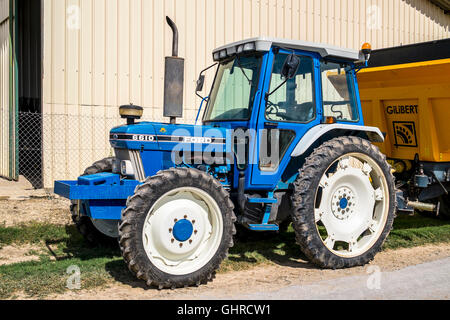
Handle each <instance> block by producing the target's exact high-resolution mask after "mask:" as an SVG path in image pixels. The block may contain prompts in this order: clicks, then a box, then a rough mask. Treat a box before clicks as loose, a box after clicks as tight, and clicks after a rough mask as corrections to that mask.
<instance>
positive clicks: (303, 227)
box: [293, 137, 396, 269]
mask: <svg viewBox="0 0 450 320" xmlns="http://www.w3.org/2000/svg"><path fill="white" fill-rule="evenodd" d="M395 201H396V200H395V192H394V177H393V175H392V173H391V168H390V166H389V164H388V163H387V162H386V157H385V156H384V155H383V154H382V153H381V152H380V151H379V149H378V148H377V147H375V146H374V145H372V144H371V143H370V142H369V141H367V140H364V139H361V138H357V137H339V138H335V139H333V140H330V141H328V142H326V143H324V144H323V145H322V146H320V147H319V148H317V149H316V150H315V151H314V152H313V153H312V155H311V156H310V157H308V158H307V159H306V162H305V165H304V166H303V168H302V169H301V170H300V174H299V176H298V178H297V180H296V181H295V183H294V194H293V207H294V210H293V227H294V230H295V233H296V239H297V242H298V243H299V244H300V247H301V249H302V251H303V252H304V253H305V255H306V256H307V257H308V258H309V259H310V261H311V262H312V263H314V264H316V265H317V266H319V267H322V268H331V269H338V268H347V267H354V266H361V265H364V264H366V263H368V262H369V261H371V260H372V259H373V258H374V257H375V254H376V253H378V252H379V251H380V250H381V248H382V245H383V243H384V241H385V240H386V238H387V236H388V234H389V232H390V230H391V229H392V224H393V221H394V217H395V206H396V202H395Z"/></svg>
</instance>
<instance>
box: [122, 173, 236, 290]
mask: <svg viewBox="0 0 450 320" xmlns="http://www.w3.org/2000/svg"><path fill="white" fill-rule="evenodd" d="M235 220H236V218H235V216H234V213H233V204H232V202H231V200H230V197H229V194H228V192H227V191H226V190H225V189H224V188H223V187H222V185H221V184H220V183H219V182H218V181H217V180H216V179H214V178H213V177H212V176H210V175H208V174H206V173H204V172H201V171H198V170H195V169H186V168H177V169H170V170H166V171H162V172H159V173H158V174H157V175H156V176H153V177H150V178H148V179H147V181H146V182H145V183H144V184H143V185H141V186H139V187H138V188H137V189H136V192H135V194H134V196H133V197H131V198H130V199H129V200H128V201H127V207H126V209H125V210H124V211H123V212H122V221H121V224H120V226H119V239H120V241H119V242H120V246H121V250H122V255H123V257H124V259H125V262H126V263H127V264H128V267H129V269H130V271H132V272H133V273H134V274H135V275H136V276H137V277H138V278H139V279H142V280H144V281H146V283H147V285H149V286H150V285H152V286H157V287H159V288H160V289H162V288H178V287H185V286H192V285H200V284H203V283H206V282H207V281H209V280H212V279H213V277H214V274H215V271H216V270H217V269H218V268H219V266H220V263H221V262H222V261H223V259H225V257H226V255H227V253H228V249H229V248H230V247H231V246H232V245H233V235H234V233H235V228H234V221H235Z"/></svg>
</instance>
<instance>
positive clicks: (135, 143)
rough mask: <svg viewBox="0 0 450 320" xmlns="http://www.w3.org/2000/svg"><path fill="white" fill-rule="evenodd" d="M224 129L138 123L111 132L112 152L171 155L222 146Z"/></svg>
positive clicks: (223, 143) (225, 134)
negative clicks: (186, 147) (178, 150)
mask: <svg viewBox="0 0 450 320" xmlns="http://www.w3.org/2000/svg"><path fill="white" fill-rule="evenodd" d="M227 134H229V131H227V130H226V129H225V128H216V127H212V126H203V125H185V124H165V123H155V122H140V123H136V124H133V125H124V126H119V127H115V128H113V129H112V130H111V132H110V142H111V146H112V147H113V148H119V149H134V150H163V151H171V150H173V148H174V147H175V146H176V145H180V144H181V145H202V146H204V147H202V149H204V148H205V147H206V146H208V145H216V146H217V145H224V149H223V151H225V142H226V141H227Z"/></svg>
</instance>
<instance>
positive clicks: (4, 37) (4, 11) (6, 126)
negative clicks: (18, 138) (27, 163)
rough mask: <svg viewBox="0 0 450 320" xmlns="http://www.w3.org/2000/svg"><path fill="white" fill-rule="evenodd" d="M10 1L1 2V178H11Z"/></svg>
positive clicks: (0, 0) (12, 157) (2, 0)
mask: <svg viewBox="0 0 450 320" xmlns="http://www.w3.org/2000/svg"><path fill="white" fill-rule="evenodd" d="M9 29H10V25H9V0H0V176H2V177H11V175H10V173H11V164H12V163H13V161H15V160H14V154H11V152H10V151H11V148H10V145H11V141H10V138H11V135H10V108H9V106H10V94H9V89H10V86H9V81H10V79H9V76H10V74H9V70H10V37H9V32H10V30H9Z"/></svg>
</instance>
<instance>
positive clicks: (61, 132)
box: [43, 0, 450, 187]
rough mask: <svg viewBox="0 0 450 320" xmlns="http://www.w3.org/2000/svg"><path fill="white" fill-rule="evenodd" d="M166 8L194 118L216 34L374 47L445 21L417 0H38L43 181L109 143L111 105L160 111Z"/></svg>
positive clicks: (448, 20)
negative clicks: (40, 8) (202, 75)
mask: <svg viewBox="0 0 450 320" xmlns="http://www.w3.org/2000/svg"><path fill="white" fill-rule="evenodd" d="M166 15H168V16H170V17H172V18H173V20H174V21H175V22H176V23H177V25H178V28H179V31H180V46H179V47H180V48H179V54H180V56H182V57H184V58H186V67H185V68H186V69H185V91H184V102H185V112H184V118H183V119H181V120H180V122H193V121H194V119H195V116H196V109H197V107H198V105H199V103H200V101H199V99H198V98H197V97H196V96H195V94H194V90H195V81H196V79H197V76H198V73H199V71H200V70H202V69H204V68H205V67H206V66H208V65H210V64H211V63H212V59H211V52H212V50H213V49H214V48H216V47H218V46H220V45H223V44H225V43H228V42H232V41H237V40H240V39H243V38H248V37H252V36H259V35H267V36H275V37H282V38H292V39H301V40H308V41H315V42H324V43H330V44H334V45H339V46H343V47H350V48H354V49H357V48H359V47H360V46H361V44H362V43H364V42H366V41H369V42H371V43H372V45H373V47H374V48H375V49H376V48H382V47H389V46H395V45H400V44H409V43H415V42H422V41H427V40H433V39H442V38H448V37H449V25H450V16H449V15H444V13H443V11H442V10H440V9H439V8H438V7H436V6H434V5H432V4H431V3H430V2H429V1H427V0H165V1H159V0H95V1H92V0H65V1H61V0H43V29H44V30H43V42H44V45H43V46H44V49H43V55H44V64H43V114H44V115H43V116H44V118H43V123H44V124H43V129H44V137H43V139H44V146H43V149H44V150H43V152H44V153H43V156H44V176H45V181H44V182H45V186H47V187H51V185H52V183H53V180H55V179H68V178H74V177H76V176H77V175H78V174H79V173H80V172H82V171H83V169H84V168H85V167H86V166H88V165H89V164H90V163H92V162H93V161H95V160H98V159H99V158H102V157H104V156H107V155H108V154H109V153H110V148H109V144H108V141H107V132H108V130H109V129H110V128H111V127H112V126H113V125H115V124H117V123H121V122H122V121H121V120H120V119H118V117H117V112H118V108H117V107H118V106H119V105H121V104H128V103H130V102H131V103H134V104H137V105H141V106H143V107H144V108H145V113H144V114H145V119H147V120H152V121H164V120H165V119H163V117H162V105H163V94H162V91H163V82H164V79H163V76H164V56H166V55H170V54H171V42H172V37H171V31H170V28H169V27H168V26H167V25H166V23H165V19H164V18H165V16H166ZM212 77H213V73H209V74H208V75H207V82H206V84H205V88H208V87H209V86H210V84H211V80H212ZM205 90H206V89H205Z"/></svg>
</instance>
